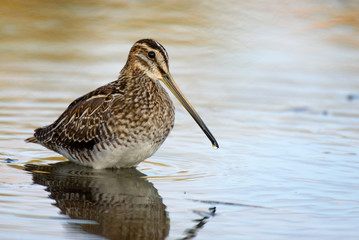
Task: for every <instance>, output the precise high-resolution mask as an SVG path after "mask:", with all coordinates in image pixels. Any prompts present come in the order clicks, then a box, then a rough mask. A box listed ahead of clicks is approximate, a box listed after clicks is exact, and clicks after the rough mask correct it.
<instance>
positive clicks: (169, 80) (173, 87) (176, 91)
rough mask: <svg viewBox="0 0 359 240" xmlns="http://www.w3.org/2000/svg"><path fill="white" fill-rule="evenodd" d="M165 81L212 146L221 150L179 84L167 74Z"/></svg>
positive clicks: (164, 77) (164, 76) (163, 80)
mask: <svg viewBox="0 0 359 240" xmlns="http://www.w3.org/2000/svg"><path fill="white" fill-rule="evenodd" d="M162 77H163V79H161V80H162V82H163V83H164V84H165V85H166V86H167V87H168V88H169V89H170V90H171V92H172V93H173V95H175V96H176V98H177V99H178V101H180V103H181V104H182V105H183V106H184V108H185V109H186V110H187V111H188V112H189V114H191V116H192V117H193V119H194V120H195V121H196V123H197V124H198V126H200V128H201V129H202V131H203V132H204V133H205V134H206V135H207V137H208V139H209V140H210V141H211V142H212V146H213V147H214V148H219V146H218V143H217V141H216V139H215V138H214V137H213V135H212V133H211V132H210V131H209V129H208V128H207V126H206V124H205V123H204V122H203V120H202V119H201V117H200V116H199V115H198V113H197V112H196V110H194V108H193V107H192V105H191V104H190V103H189V102H188V100H187V99H186V98H185V96H184V95H183V93H182V92H181V90H180V89H179V88H178V86H177V84H176V83H175V81H174V80H173V78H172V76H171V74H169V73H166V74H163V76H162Z"/></svg>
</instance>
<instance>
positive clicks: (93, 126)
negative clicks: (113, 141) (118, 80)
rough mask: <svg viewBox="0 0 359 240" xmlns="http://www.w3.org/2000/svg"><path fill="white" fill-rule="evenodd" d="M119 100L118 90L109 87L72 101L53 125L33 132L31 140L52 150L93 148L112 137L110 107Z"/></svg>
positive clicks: (118, 102) (106, 86)
mask: <svg viewBox="0 0 359 240" xmlns="http://www.w3.org/2000/svg"><path fill="white" fill-rule="evenodd" d="M122 99H123V92H122V91H121V90H120V89H116V88H112V87H110V86H109V85H105V86H103V87H101V88H98V89H96V90H94V91H92V92H90V93H88V94H86V95H84V96H82V97H80V98H78V99H76V100H75V101H73V102H72V103H71V104H70V105H69V107H68V108H67V109H66V110H65V111H64V112H63V113H62V114H61V116H60V117H59V118H58V119H57V120H56V121H55V122H54V123H53V124H51V125H49V126H46V127H43V128H38V129H36V130H35V134H34V137H35V139H36V140H37V141H38V142H39V143H41V144H42V145H44V146H46V147H48V148H50V149H53V150H56V149H57V148H79V149H81V148H87V149H89V148H92V147H93V146H94V144H96V143H98V142H100V140H106V139H103V138H107V139H109V138H111V137H112V135H111V134H112V131H111V129H110V128H111V124H109V123H110V121H111V119H112V118H111V117H112V105H113V104H114V103H116V104H120V103H121V102H123V101H122ZM117 108H118V107H117ZM101 136H102V138H101ZM104 136H105V137H104Z"/></svg>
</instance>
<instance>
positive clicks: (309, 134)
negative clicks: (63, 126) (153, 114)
mask: <svg viewBox="0 0 359 240" xmlns="http://www.w3.org/2000/svg"><path fill="white" fill-rule="evenodd" d="M0 15H1V18H0V174H1V180H0V238H1V239H49V238H50V237H51V239H103V238H109V239H119V238H120V237H121V238H122V239H136V238H138V239H139V238H141V239H146V238H147V239H164V238H167V239H219V237H220V238H221V239H303V238H305V239H338V238H343V239H358V237H359V230H358V229H359V221H358V219H359V177H358V170H359V159H358V154H359V150H358V146H359V135H358V133H359V79H358V76H359V65H358V62H359V2H358V1H355V0H325V1H324V0H311V1H309V0H303V1H287V0H277V1H263V0H255V1H234V0H233V1H231V0H229V1H218V0H209V1H201V2H200V1H190V0H184V1H129V2H124V1H112V0H105V1H93V0H88V1H69V0H64V1H45V0H32V1H25V0H11V1H10V0H2V1H1V3H0ZM142 38H154V39H156V40H157V41H159V42H160V43H161V44H162V45H164V47H165V48H166V50H167V52H168V53H169V58H170V62H169V65H170V71H171V73H172V76H173V77H174V79H175V81H176V82H177V84H178V85H179V87H180V88H181V90H182V91H183V92H184V94H185V95H186V97H187V98H188V99H189V100H190V102H191V103H192V104H193V105H194V106H195V108H196V109H197V111H198V112H199V113H200V115H201V116H202V118H203V119H204V120H205V122H206V124H207V126H208V127H209V129H210V130H211V131H212V133H213V135H214V136H215V137H216V138H217V140H218V142H219V145H220V148H219V149H218V150H214V149H212V148H211V144H210V142H209V141H208V140H207V138H206V136H205V135H204V134H203V132H202V131H201V130H200V129H199V128H198V126H197V125H196V123H195V122H194V121H193V119H192V118H191V117H190V116H189V115H188V114H187V112H186V111H185V110H184V109H183V108H182V106H180V104H179V103H178V102H177V100H176V99H174V98H173V100H174V103H175V105H176V124H175V128H174V130H173V131H172V133H171V134H170V136H169V137H168V139H167V140H166V142H165V143H164V145H163V146H162V147H161V148H160V150H159V151H158V152H157V153H156V154H155V155H154V156H153V157H151V158H150V159H148V160H146V161H145V162H143V163H141V164H140V165H139V166H138V167H137V170H138V171H134V172H129V173H128V172H126V173H125V174H124V173H122V172H121V171H119V172H117V171H111V170H103V171H94V170H91V169H87V168H78V167H77V166H72V165H66V163H65V164H64V162H65V158H63V157H61V156H60V155H58V154H56V153H54V152H51V151H49V150H47V149H45V148H43V147H41V146H39V145H34V144H26V143H25V142H24V141H23V140H24V139H25V138H27V137H29V136H31V135H32V133H33V129H35V128H37V127H40V126H44V125H47V124H50V123H52V122H53V121H54V120H55V119H56V118H57V117H58V116H59V115H60V114H61V113H62V112H63V111H64V110H65V108H66V107H67V106H68V104H69V103H70V102H71V101H72V100H74V99H75V98H77V97H79V96H81V95H83V94H85V93H87V92H89V91H91V90H93V89H94V88H97V87H99V86H101V85H103V84H106V83H108V82H110V81H113V80H116V79H117V76H118V73H119V72H120V70H121V69H122V66H123V65H124V64H125V61H126V58H127V54H128V52H129V49H130V48H131V46H132V44H133V43H134V42H135V41H137V40H139V39H142ZM68 181H70V183H68ZM126 183H128V184H126ZM136 189H137V190H138V191H137V192H136V191H134V190H136ZM138 192H140V193H141V194H140V195H139V196H137V195H136V194H137V193H138ZM123 196H125V197H124V198H123ZM134 199H136V200H134ZM121 202H122V203H124V202H125V203H127V204H128V203H132V202H136V203H137V204H138V205H136V206H133V205H131V206H130V207H127V206H128V205H126V204H125V205H124V204H120V203H121ZM141 209H142V210H141ZM146 209H147V210H146ZM148 209H151V210H148ZM128 211H129V212H128ZM136 211H137V212H136ZM134 213H135V214H134ZM122 214H125V215H122ZM126 214H127V215H126ZM144 215H146V216H149V217H148V218H141V217H140V218H136V216H144ZM129 219H132V220H131V221H129ZM114 222H117V223H118V222H120V223H123V224H127V223H128V222H131V223H132V222H133V225H125V227H124V228H126V229H127V230H124V228H123V229H120V228H119V225H121V226H123V224H114ZM153 222H156V223H158V224H155V225H153V224H150V223H153ZM44 226H46V227H44ZM133 226H136V228H134V227H133ZM119 229H120V230H119ZM124 233H126V234H133V235H123V234H124ZM121 234H122V235H121ZM153 234H154V235H153Z"/></svg>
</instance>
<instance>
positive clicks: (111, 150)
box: [26, 39, 218, 168]
mask: <svg viewBox="0 0 359 240" xmlns="http://www.w3.org/2000/svg"><path fill="white" fill-rule="evenodd" d="M159 80H162V81H163V82H164V83H165V84H166V85H167V86H168V87H169V88H170V90H171V91H173V93H174V94H175V95H176V97H178V98H179V100H180V101H181V103H182V104H184V106H185V107H186V109H187V110H188V111H189V112H190V114H191V115H192V116H193V117H194V118H195V120H196V121H197V123H198V124H199V125H200V126H201V128H202V129H203V130H204V131H205V133H206V134H207V136H208V137H209V138H210V139H211V141H212V143H213V145H214V146H216V147H218V145H217V143H216V142H215V140H214V138H213V136H212V135H211V133H210V132H209V130H208V129H207V128H206V126H205V125H204V123H203V121H202V120H201V119H200V118H199V116H198V114H197V113H196V112H195V111H194V110H193V108H192V106H191V105H190V104H189V103H188V102H187V100H186V99H185V98H184V97H183V96H182V93H181V92H180V91H179V89H178V88H177V86H176V85H175V83H174V82H173V80H172V78H171V76H170V74H169V69H168V55H167V52H166V50H165V49H164V47H163V46H162V45H160V44H159V43H158V42H156V41H154V40H151V39H142V40H140V41H138V42H136V43H135V44H134V46H133V47H132V48H131V50H130V53H129V55H128V59H127V62H126V64H125V66H124V68H123V69H122V71H121V73H120V76H119V78H118V80H116V81H114V82H111V83H109V84H107V85H104V86H102V87H99V88H97V89H96V90H94V91H92V92H90V93H88V94H86V95H84V96H82V97H80V98H78V99H76V100H75V101H73V102H72V103H71V104H70V105H69V106H68V108H67V109H66V110H65V112H64V113H63V114H61V116H60V117H59V118H58V119H57V120H56V121H55V122H54V123H53V124H51V125H48V126H45V127H43V128H38V129H36V130H35V134H34V137H31V138H28V139H26V141H27V142H34V143H39V144H41V145H43V146H45V147H47V148H49V149H51V150H53V151H56V152H58V153H60V154H62V155H64V156H65V157H67V158H68V159H70V160H72V161H74V162H76V163H79V164H82V165H86V166H91V167H94V168H108V167H132V166H134V165H136V164H138V163H139V162H141V161H143V160H144V159H145V158H148V157H150V156H151V155H152V154H153V153H154V152H155V151H156V150H157V149H158V148H159V147H160V145H161V144H162V143H163V141H164V140H165V139H166V137H167V136H168V134H169V132H170V131H171V129H172V128H173V124H174V106H173V103H172V101H171V99H170V97H169V96H168V94H167V92H166V91H165V90H164V88H163V87H162V86H161V84H160V83H159Z"/></svg>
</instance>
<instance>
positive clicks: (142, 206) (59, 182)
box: [25, 162, 170, 239]
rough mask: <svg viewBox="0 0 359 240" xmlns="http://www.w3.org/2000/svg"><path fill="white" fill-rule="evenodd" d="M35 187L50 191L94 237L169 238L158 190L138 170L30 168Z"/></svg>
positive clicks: (65, 211)
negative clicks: (38, 185)
mask: <svg viewBox="0 0 359 240" xmlns="http://www.w3.org/2000/svg"><path fill="white" fill-rule="evenodd" d="M25 170H27V171H29V172H31V173H32V175H33V181H34V183H36V184H40V185H44V186H46V187H47V188H46V191H48V192H50V196H49V197H50V198H52V199H54V200H55V201H56V204H55V205H56V206H57V207H58V208H60V210H61V213H62V214H66V215H68V216H69V217H71V218H72V219H83V220H93V221H96V222H97V224H91V223H78V224H79V225H80V227H81V228H82V229H83V230H84V231H86V232H89V233H92V234H97V235H100V236H103V237H106V238H109V239H165V238H166V236H167V235H168V233H169V222H170V221H169V218H168V214H167V212H166V210H165V209H166V206H165V205H164V204H163V202H162V198H161V196H160V195H159V194H158V191H157V189H155V188H154V186H153V184H152V183H151V182H149V181H148V180H147V179H146V178H143V177H144V176H145V175H144V174H143V173H141V172H139V171H138V170H136V169H135V168H130V169H102V170H94V169H92V168H87V167H83V166H79V165H77V164H73V163H71V162H60V163H56V164H51V165H45V166H44V165H43V166H41V165H32V164H28V165H26V166H25Z"/></svg>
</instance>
